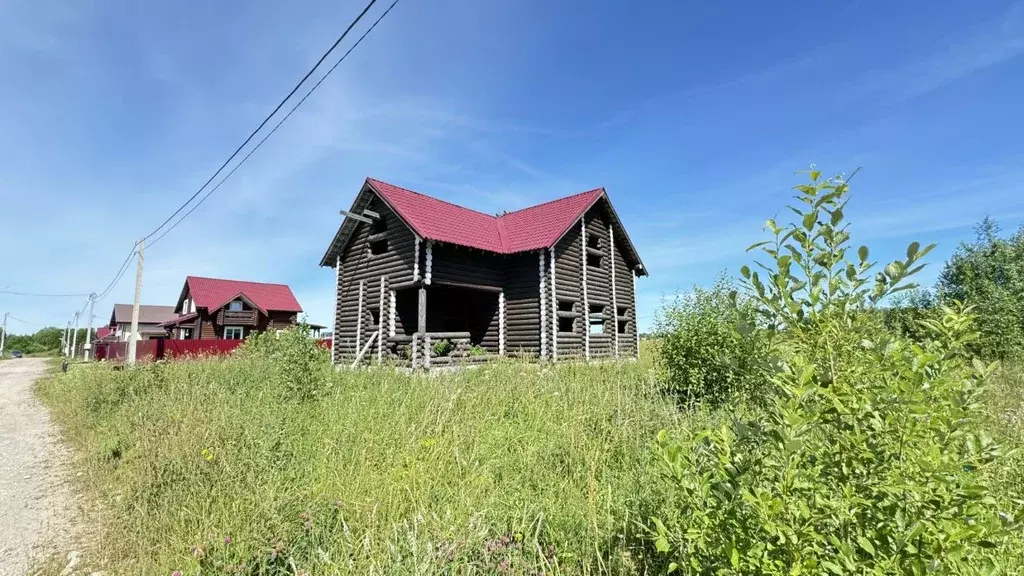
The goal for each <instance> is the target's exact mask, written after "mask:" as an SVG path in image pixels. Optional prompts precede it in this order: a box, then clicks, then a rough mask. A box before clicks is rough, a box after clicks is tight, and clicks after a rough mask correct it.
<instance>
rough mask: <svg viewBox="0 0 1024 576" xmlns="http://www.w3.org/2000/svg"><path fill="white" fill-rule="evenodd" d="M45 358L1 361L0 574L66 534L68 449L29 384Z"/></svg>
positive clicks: (17, 575) (6, 575) (22, 566)
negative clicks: (63, 444)
mask: <svg viewBox="0 0 1024 576" xmlns="http://www.w3.org/2000/svg"><path fill="white" fill-rule="evenodd" d="M45 371H46V361H45V360H43V359H37V358H22V359H17V360H4V361H2V362H0V576H22V575H23V574H25V572H26V571H27V570H28V567H29V562H30V560H31V558H32V557H33V554H35V553H37V552H38V550H39V549H40V547H43V546H46V547H47V548H49V547H50V546H55V547H57V548H61V547H62V546H61V544H63V543H65V542H66V541H67V539H68V538H69V528H70V517H71V501H70V496H69V492H68V486H67V484H66V478H67V471H68V468H67V460H68V453H67V452H66V451H65V449H64V448H63V447H62V446H61V445H60V443H59V442H58V440H57V435H56V432H55V430H54V426H53V424H52V423H51V422H50V417H49V414H48V413H47V412H46V409H45V408H44V407H43V406H42V405H41V404H40V403H39V401H38V400H36V399H35V397H34V396H33V395H32V383H33V382H34V381H35V380H36V379H37V378H39V377H40V376H42V375H43V373H44V372H45Z"/></svg>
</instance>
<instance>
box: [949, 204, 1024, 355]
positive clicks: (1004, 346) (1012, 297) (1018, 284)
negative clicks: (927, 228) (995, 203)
mask: <svg viewBox="0 0 1024 576" xmlns="http://www.w3.org/2000/svg"><path fill="white" fill-rule="evenodd" d="M975 233H976V238H975V240H974V242H970V243H968V242H962V243H961V244H960V246H958V247H957V250H956V252H955V253H954V254H953V256H952V257H951V258H950V259H949V261H948V262H946V266H945V267H944V268H943V269H942V273H941V274H940V276H939V284H938V291H939V298H940V299H941V300H943V301H951V300H958V301H963V302H966V303H968V304H970V305H972V306H974V307H975V310H976V314H977V315H978V319H979V322H978V331H979V333H980V337H979V338H978V341H977V342H975V343H974V345H973V349H974V351H975V352H976V353H977V354H978V355H980V356H982V357H984V358H995V359H1006V358H1013V357H1019V356H1021V355H1022V354H1024V226H1022V227H1021V228H1020V229H1019V230H1017V232H1016V233H1015V234H1013V235H1012V236H1010V237H1009V238H1000V237H999V226H998V225H997V224H996V222H995V221H994V220H992V219H990V218H985V219H984V220H982V222H981V223H980V224H979V225H978V227H977V228H976V229H975Z"/></svg>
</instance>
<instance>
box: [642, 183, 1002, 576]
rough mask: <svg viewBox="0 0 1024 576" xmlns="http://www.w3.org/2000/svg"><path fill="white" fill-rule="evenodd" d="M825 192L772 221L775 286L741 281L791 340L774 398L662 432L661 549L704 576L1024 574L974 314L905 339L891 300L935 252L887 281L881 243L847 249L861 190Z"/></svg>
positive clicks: (811, 194)
mask: <svg viewBox="0 0 1024 576" xmlns="http://www.w3.org/2000/svg"><path fill="white" fill-rule="evenodd" d="M810 180H811V181H810V183H808V184H805V185H801V186H798V187H797V191H798V196H797V198H798V199H799V200H800V201H801V202H802V203H803V204H802V205H801V206H799V207H794V208H793V211H794V212H795V213H796V214H797V216H798V222H796V223H793V224H790V225H786V226H779V225H778V224H776V223H775V222H774V221H771V220H769V222H768V225H767V228H768V229H769V230H770V231H771V232H772V233H773V235H774V239H773V240H771V241H768V242H762V243H759V244H755V246H754V247H761V248H762V252H763V254H764V256H766V260H764V262H763V264H765V265H764V266H761V268H762V269H763V271H764V272H765V277H764V278H762V277H761V276H760V275H759V273H758V272H756V271H750V270H749V269H747V268H746V267H744V269H743V270H742V274H743V277H744V278H745V279H746V280H747V282H748V285H747V286H748V294H749V295H750V297H751V298H753V299H754V301H755V302H756V305H757V307H758V311H759V312H760V314H761V315H762V318H763V320H764V322H765V323H767V324H768V325H769V326H773V327H776V328H777V329H778V330H779V331H780V338H783V339H784V340H785V350H784V351H782V350H780V354H781V353H784V354H785V359H786V362H785V363H784V365H783V367H782V369H781V371H780V372H779V373H778V374H777V375H776V376H775V377H774V379H773V383H774V391H773V393H772V395H771V398H772V402H771V403H770V404H769V405H768V407H767V409H766V410H765V411H764V413H763V414H759V415H757V417H756V418H742V417H738V418H736V419H734V420H733V421H732V422H731V423H729V424H725V425H722V426H720V427H718V428H707V429H705V430H703V431H701V432H699V433H697V434H696V435H683V436H680V435H674V434H671V433H669V432H666V431H663V432H662V433H660V434H659V436H658V448H657V451H658V453H659V455H660V457H661V459H662V465H663V472H664V476H663V477H664V482H663V483H662V484H661V485H662V487H663V488H664V489H665V490H666V491H668V492H669V493H670V494H672V496H673V498H674V505H675V510H676V511H675V513H674V514H673V515H671V516H662V517H660V518H657V519H655V521H654V527H653V531H654V532H655V534H656V546H657V548H658V549H659V550H661V551H662V552H663V553H665V555H666V557H667V558H669V559H670V562H671V564H670V565H669V570H670V571H675V570H679V571H682V572H684V573H690V574H780V575H781V574H804V573H806V574H826V573H831V574H868V573H870V574H925V573H947V574H949V573H952V574H986V573H992V572H994V571H997V570H999V569H1000V568H1001V569H1003V570H1007V571H1008V570H1011V569H1014V568H1019V567H1020V565H1021V560H1020V559H1019V558H1016V559H1014V558H1010V557H1008V556H1007V553H1008V552H1009V551H1010V550H1012V549H1014V547H1015V544H1014V542H1013V541H1011V540H1010V538H1009V535H1010V531H1011V530H1014V529H1016V528H1018V524H1017V520H1016V519H1015V518H1014V514H1013V512H1014V510H1012V508H1011V507H1010V504H1012V503H1007V502H1005V501H1004V502H1002V503H1001V502H1000V501H998V500H997V497H998V496H1000V493H999V492H998V491H996V490H995V489H994V488H993V486H994V484H993V478H994V477H995V474H997V472H998V470H999V469H1000V465H1002V463H1001V462H1000V458H1001V457H1002V456H1003V453H1002V450H1001V448H1000V446H999V445H998V443H996V442H995V441H994V440H993V439H992V438H991V437H990V436H989V434H987V433H986V432H985V430H984V428H983V427H984V424H985V418H986V415H985V413H984V410H983V406H982V399H983V394H984V392H985V386H986V381H987V379H988V377H989V375H990V374H991V373H992V372H993V370H995V366H985V365H984V364H982V363H980V362H978V361H977V360H973V361H972V360H971V358H970V357H969V355H968V354H967V345H968V344H969V343H970V342H972V341H973V339H974V338H976V334H975V333H974V332H972V329H971V316H970V311H969V309H967V310H962V309H952V308H946V309H945V310H944V311H943V315H942V317H941V319H939V320H929V321H927V326H926V328H927V329H928V330H929V332H930V333H931V338H929V340H928V343H927V344H924V345H921V344H915V343H911V342H906V341H901V340H898V339H893V338H892V337H890V336H889V335H888V334H887V333H886V331H885V330H884V329H882V328H880V326H879V324H878V322H877V320H876V316H877V315H876V314H874V313H873V308H874V305H875V303H877V302H878V301H880V300H881V299H883V298H885V297H886V296H888V295H890V294H892V293H895V292H898V291H900V290H903V289H907V288H910V287H913V285H912V284H907V283H906V280H907V279H908V278H910V277H911V276H912V275H913V274H915V273H916V272H917V271H919V270H920V269H921V267H922V265H920V264H919V262H920V259H921V258H922V257H923V256H924V255H925V254H927V253H928V251H929V250H930V249H931V246H929V247H927V248H924V249H920V247H919V245H918V244H917V243H916V242H915V243H913V244H911V245H910V246H909V247H908V249H907V254H906V259H905V260H898V261H895V262H892V263H891V264H889V265H887V266H885V267H884V269H883V270H882V271H881V272H879V273H877V274H876V275H875V276H874V279H873V280H872V279H871V270H872V268H873V263H872V262H871V261H870V260H869V253H868V249H867V247H861V248H860V249H859V250H857V252H856V254H851V255H848V251H850V250H849V248H848V241H849V233H848V231H847V226H846V225H845V224H844V223H843V222H844V215H843V209H844V207H845V205H846V202H847V194H848V190H847V184H846V183H845V182H843V181H841V180H838V179H826V180H822V179H821V178H820V175H819V174H818V173H817V172H813V171H812V172H811V179H810ZM754 247H752V248H754ZM1018 549H1019V547H1018Z"/></svg>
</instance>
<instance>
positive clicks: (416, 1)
mask: <svg viewBox="0 0 1024 576" xmlns="http://www.w3.org/2000/svg"><path fill="white" fill-rule="evenodd" d="M388 3H389V2H384V1H382V2H380V3H378V5H377V6H375V7H374V9H373V10H372V11H371V13H370V14H369V17H368V19H367V20H366V21H364V23H363V24H362V25H361V26H360V27H358V28H357V29H356V31H357V32H361V31H362V30H363V29H365V27H366V26H368V25H369V23H370V22H372V19H373V18H375V17H376V15H378V14H379V13H380V12H381V11H383V10H384V9H385V8H386V7H387V4H388ZM362 6H363V2H362V0H360V1H359V2H356V1H351V0H341V1H339V0H330V1H326V0H324V1H321V0H311V1H300V2H271V1H267V0H246V1H242V0H224V1H218V2H195V1H187V0H186V1H184V2H182V1H178V2H134V1H128V0H108V1H104V2H96V1H79V0H64V1H55V0H6V1H4V2H0V78H3V81H2V82H0V246H3V248H4V251H3V256H2V260H0V290H6V291H21V292H45V293H89V292H93V291H100V290H102V289H103V287H104V286H106V284H107V283H108V282H109V281H110V280H111V277H112V276H113V275H114V274H115V272H116V271H117V269H118V266H119V265H120V263H121V261H122V260H123V259H124V257H125V255H126V254H127V253H128V251H129V249H130V247H131V244H132V243H133V242H134V241H135V240H136V239H138V238H139V237H141V236H143V235H144V234H146V233H147V232H148V231H149V230H151V229H152V228H154V227H155V226H157V225H158V224H159V223H160V222H162V221H163V220H164V219H165V218H166V217H167V216H168V215H169V214H170V213H171V212H172V211H173V210H174V209H175V208H177V206H178V205H179V204H180V203H181V202H183V201H184V200H185V199H186V198H188V197H189V196H190V195H191V194H192V193H193V192H195V191H196V189H197V188H198V187H199V186H200V185H202V183H203V182H204V181H206V179H207V178H208V177H209V176H210V175H211V174H212V172H213V171H214V170H215V169H216V168H217V167H218V166H219V165H220V163H221V162H223V160H224V159H225V158H226V157H227V156H228V154H229V153H230V152H231V151H232V150H233V149H234V148H235V146H237V145H238V144H239V143H240V142H241V141H242V140H243V139H244V138H245V136H246V135H247V134H248V133H249V131H250V130H251V129H252V128H254V127H255V126H256V124H258V123H259V121H260V120H262V119H263V117H264V116H265V115H266V114H267V113H268V112H269V111H270V110H271V109H272V108H273V106H274V105H276V103H277V101H278V100H279V99H280V98H281V97H282V96H283V95H284V94H285V93H287V91H288V90H289V89H290V88H291V87H292V85H294V83H295V82H296V81H297V80H298V78H299V77H300V76H301V75H302V74H303V73H304V72H305V71H306V70H307V69H308V68H309V66H311V65H312V63H313V62H315V60H316V59H317V58H318V57H319V55H320V54H321V53H322V52H323V50H325V49H326V48H327V46H329V45H330V43H331V42H333V40H334V39H335V38H336V37H337V36H338V34H339V33H340V32H341V30H343V29H344V27H345V26H346V25H347V24H348V23H349V22H350V21H351V20H352V19H353V18H354V17H355V15H356V14H357V13H358V12H359V10H361V8H362ZM354 38H355V36H353V37H352V38H351V39H350V40H349V41H347V42H346V43H344V44H343V46H348V45H349V44H350V43H351V41H352V40H354ZM1022 54H1024V3H1021V2H1017V3H1005V2H996V1H993V2H980V3H973V4H971V5H967V4H965V3H959V2H948V3H946V2H928V3H924V2H920V3H913V2H907V3H895V2H867V1H863V2H856V1H854V2H821V3H807V2H799V3H798V2H786V1H780V2H765V3H754V2H738V1H723V2H668V1H666V2H641V3H637V2H606V1H587V2H585V1H582V0H569V1H564V2H549V1H541V0H493V1H485V2H481V1H478V0H431V1H429V2H428V1H423V0H402V1H401V2H400V3H399V4H398V6H397V7H396V8H395V9H394V10H393V11H392V13H391V14H390V15H389V16H388V17H387V18H386V19H385V20H384V21H383V22H382V23H381V25H380V26H379V27H378V28H377V29H376V30H375V31H374V32H373V33H372V34H370V36H368V37H367V39H366V40H365V41H364V42H363V43H362V44H361V45H360V46H359V47H358V48H357V49H356V51H355V52H353V54H352V55H351V56H350V57H349V58H348V59H347V60H346V61H345V62H344V63H343V64H342V65H341V66H340V67H339V68H338V69H337V71H336V72H335V73H334V74H333V75H332V76H331V77H330V78H329V79H328V80H327V81H326V82H325V83H324V84H323V85H322V86H321V88H320V89H319V90H318V91H317V92H316V93H314V95H313V96H312V97H311V98H310V99H309V101H308V102H307V103H306V104H305V105H304V106H303V107H302V108H300V110H299V111H298V112H297V113H296V114H295V115H294V116H293V117H292V118H291V120H290V121H289V122H287V123H286V124H285V125H284V126H283V127H282V128H281V129H280V130H279V131H278V132H277V133H276V134H275V135H274V136H273V137H272V138H271V139H270V140H269V141H268V142H267V144H266V145H264V147H263V148H262V149H261V150H260V151H259V152H257V153H256V154H255V155H254V156H253V157H252V158H251V159H250V161H249V162H248V163H247V164H246V165H245V166H244V167H243V168H242V169H241V170H239V171H238V173H237V174H236V175H235V176H234V177H233V178H232V179H231V180H229V181H228V183H227V184H225V185H224V186H223V187H222V188H221V189H219V190H218V191H217V192H216V193H215V194H214V195H213V196H211V197H210V199H209V200H208V201H206V203H205V204H203V205H202V207H200V208H199V209H198V210H196V211H195V213H193V214H192V216H191V217H189V218H188V219H187V220H185V221H184V222H183V223H182V225H181V226H179V227H178V228H176V229H175V230H174V231H173V232H172V233H170V234H169V235H168V236H167V237H166V238H164V239H163V240H161V241H160V242H159V243H157V244H156V245H154V246H152V247H151V248H150V249H148V250H147V251H146V258H145V269H144V287H143V298H142V301H143V303H145V304H173V303H174V302H175V300H176V298H177V297H178V295H179V293H180V290H181V287H182V284H183V283H184V278H185V276H186V275H189V274H193V275H202V276H213V277H222V278H234V279H245V280H253V281H267V282H281V283H287V284H289V285H290V286H291V287H292V289H293V290H294V292H295V294H296V296H297V298H298V299H299V302H300V303H301V304H302V306H303V308H304V309H305V310H306V312H307V314H308V319H309V321H311V322H316V323H320V324H330V323H331V308H332V306H333V292H332V284H333V282H334V272H333V271H332V270H331V269H325V268H319V267H318V263H319V261H320V258H321V256H322V255H323V253H324V251H325V250H326V248H327V245H328V243H329V242H330V240H331V238H332V237H333V235H334V233H335V231H336V229H337V226H338V225H339V224H340V221H341V216H340V215H339V214H338V211H339V210H340V209H344V208H348V206H349V205H350V204H351V202H352V200H353V198H354V196H355V194H356V193H357V192H358V191H359V188H360V186H361V184H362V182H363V179H364V178H365V177H366V176H374V177H376V178H380V179H382V180H385V181H388V182H392V183H395V184H398V185H401V186H405V187H407V188H411V189H414V190H418V191H421V192H424V193H428V194H431V195H434V196H437V197H440V198H443V199H445V200H448V201H451V202H456V203H459V204H463V205H465V206H468V207H471V208H475V209H478V210H482V211H485V212H491V213H495V212H500V211H502V210H512V209H517V208H522V207H525V206H527V205H530V204H534V203H537V202H542V201H545V200H550V199H553V198H556V197H559V196H564V195H568V194H571V193H575V192H580V191H583V190H588V189H591V188H594V187H598V186H604V187H605V188H606V189H607V190H608V193H609V195H610V198H611V200H612V202H613V203H614V205H615V207H616V209H617V211H618V213H619V215H620V217H621V218H622V220H623V222H624V223H625V225H626V228H627V230H628V232H629V234H630V236H631V238H632V239H633V241H634V243H635V244H636V246H637V248H638V250H639V252H640V254H641V256H642V258H643V259H644V262H645V264H646V266H647V268H648V270H649V271H650V277H649V278H642V279H641V280H640V281H639V282H638V289H639V308H640V327H641V329H642V330H646V329H648V328H649V327H650V325H651V322H652V320H653V318H654V316H655V313H656V309H657V307H658V304H659V302H660V301H661V299H662V298H663V297H665V296H666V295H671V294H673V293H675V292H676V291H679V290H686V289H688V288H690V287H691V286H693V285H695V284H701V285H708V284H710V283H712V282H713V281H714V279H715V278H716V276H718V275H719V274H720V273H722V272H723V271H727V273H732V274H735V271H736V270H737V269H738V268H739V266H740V265H742V264H744V263H748V262H749V261H750V260H751V256H750V255H749V254H746V253H745V252H744V249H745V248H746V246H748V245H749V244H751V243H753V242H755V241H757V240H759V239H763V238H765V233H764V232H763V231H762V229H761V228H762V226H763V224H764V221H765V219H766V218H770V217H772V216H775V215H776V214H779V215H781V216H784V215H785V212H782V209H783V207H784V206H785V205H786V204H787V202H789V201H790V200H791V196H792V192H791V190H790V188H791V187H792V186H793V185H794V184H797V183H800V182H801V181H802V179H803V178H804V176H802V175H798V174H796V172H798V171H800V170H806V169H807V168H808V166H809V165H810V164H812V163H814V164H816V166H817V167H818V168H819V169H821V170H822V171H823V172H825V173H826V174H836V173H847V174H849V173H850V172H852V171H853V170H855V169H856V168H858V167H859V168H861V171H860V173H858V175H857V177H856V178H855V179H854V180H853V182H852V189H853V198H852V200H851V203H850V206H849V209H848V210H847V216H848V218H849V219H850V221H851V223H852V229H851V232H852V235H853V242H855V243H858V244H859V243H865V244H868V245H870V246H871V248H872V255H873V256H877V257H878V258H879V259H886V260H888V259H891V258H895V257H898V256H900V255H901V254H902V253H903V251H904V247H905V246H906V244H907V243H909V242H910V241H913V240H920V241H922V242H938V243H939V247H938V248H937V250H936V251H935V252H934V253H933V255H932V256H931V258H930V261H931V262H932V266H930V267H929V268H928V269H927V270H926V271H925V272H924V273H923V276H922V278H921V280H922V282H923V283H925V284H930V283H933V282H934V280H935V278H936V276H937V274H938V271H939V269H940V267H941V264H942V262H943V261H944V260H945V259H946V258H947V257H948V256H949V255H950V254H951V253H952V251H953V250H954V249H955V247H956V245H957V243H958V242H959V241H961V240H964V239H969V238H971V237H972V227H973V225H974V224H975V223H976V222H977V221H978V220H980V219H981V218H982V217H983V216H985V215H991V216H993V217H994V218H996V219H997V220H998V221H999V222H1000V224H1001V225H1002V227H1003V229H1004V230H1006V231H1009V230H1013V229H1015V228H1016V227H1017V226H1019V225H1020V224H1021V222H1022V221H1024V187H1022V185H1021V181H1022V177H1024V162H1022V160H1024V138H1022V137H1021V134H1022V133H1024V114H1022V113H1021V102H1024V58H1022V57H1021V56H1022ZM133 279H134V269H132V270H130V271H129V273H128V274H126V275H125V276H124V278H123V279H122V280H121V281H120V283H119V284H118V285H117V287H116V288H115V289H114V290H113V292H112V293H111V295H110V296H109V297H107V298H106V299H105V300H103V301H102V302H100V303H99V304H98V305H97V308H96V312H95V315H96V317H97V320H96V321H97V323H103V322H104V321H105V320H106V318H108V317H109V314H110V309H111V308H112V306H113V304H114V303H123V302H131V300H132V294H133ZM84 301H85V299H84V298H81V297H76V298H63V299H62V298H35V297H18V296H12V295H5V294H0V313H2V312H5V311H7V312H10V313H11V314H13V315H14V316H15V317H16V318H18V319H19V321H12V322H11V323H10V329H11V331H12V332H15V333H25V332H32V331H34V330H35V329H37V328H38V327H39V325H42V324H55V325H64V323H65V322H66V321H67V320H68V319H69V318H70V317H71V315H72V314H73V313H74V311H75V310H76V309H79V308H81V307H82V305H83V303H84ZM21 321H25V322H21ZM82 324H83V325H84V324H85V320H84V319H83V321H82Z"/></svg>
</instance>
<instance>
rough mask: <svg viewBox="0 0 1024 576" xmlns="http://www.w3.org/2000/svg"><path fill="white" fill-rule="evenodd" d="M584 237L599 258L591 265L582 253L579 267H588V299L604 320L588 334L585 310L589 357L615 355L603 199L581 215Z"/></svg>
mask: <svg viewBox="0 0 1024 576" xmlns="http://www.w3.org/2000/svg"><path fill="white" fill-rule="evenodd" d="M584 222H585V224H586V230H587V238H586V239H585V240H584V243H585V245H586V246H587V248H586V250H587V253H588V255H590V256H591V257H592V258H591V259H594V258H599V259H600V261H599V262H598V264H599V265H598V266H591V265H590V264H589V263H588V262H587V258H586V257H584V258H583V261H582V262H581V264H580V265H581V267H582V266H586V268H587V286H586V289H587V303H588V304H589V305H590V307H591V308H594V307H597V306H600V307H601V314H600V316H599V318H600V319H601V320H603V321H604V331H603V332H601V333H596V334H590V333H589V330H590V325H589V320H590V318H591V316H590V310H587V312H586V314H587V320H588V322H587V326H586V327H585V328H584V329H585V330H588V334H589V338H590V357H591V358H607V357H611V356H614V355H615V350H614V349H613V343H614V340H615V338H614V334H615V326H614V324H615V312H614V310H612V274H611V267H612V256H611V252H612V249H611V238H609V235H608V223H609V218H608V215H607V212H606V210H605V206H604V204H603V203H598V204H597V205H596V206H594V207H592V208H591V209H590V210H589V211H587V213H586V215H585V216H584Z"/></svg>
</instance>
